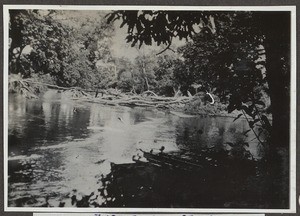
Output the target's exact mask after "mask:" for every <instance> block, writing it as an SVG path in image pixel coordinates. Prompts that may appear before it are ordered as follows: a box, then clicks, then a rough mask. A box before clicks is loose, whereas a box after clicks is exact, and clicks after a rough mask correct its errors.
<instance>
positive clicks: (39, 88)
mask: <svg viewBox="0 0 300 216" xmlns="http://www.w3.org/2000/svg"><path fill="white" fill-rule="evenodd" d="M51 90H52V91H54V93H55V92H56V94H61V95H62V96H63V97H64V98H68V99H71V100H75V101H82V102H89V103H98V104H104V105H110V106H118V105H120V106H129V107H134V106H138V107H153V108H156V109H159V110H165V111H166V112H171V113H174V112H175V113H177V114H178V113H181V114H179V115H192V116H199V115H200V116H223V117H232V118H235V117H237V116H238V115H239V114H240V111H237V110H234V111H233V112H231V113H229V112H228V111H227V106H228V104H224V103H222V102H220V100H219V98H218V97H217V96H216V95H213V94H209V95H210V97H211V98H210V99H209V100H207V97H204V96H205V95H206V94H205V93H203V92H202V93H197V94H195V95H189V96H176V97H165V96H159V95H157V94H156V93H154V92H153V91H145V92H143V93H141V94H136V93H131V92H127V93H124V92H122V91H120V90H118V89H101V90H100V89H98V90H89V89H80V88H75V87H60V86H56V85H53V84H45V83H43V82H39V80H35V79H23V78H21V77H19V76H18V75H12V76H10V77H9V92H11V93H16V94H20V95H22V96H24V97H26V98H33V99H38V98H39V97H43V95H44V94H45V93H46V92H47V91H51ZM210 100H213V102H212V101H210Z"/></svg>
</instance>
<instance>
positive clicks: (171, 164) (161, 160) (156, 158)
mask: <svg viewBox="0 0 300 216" xmlns="http://www.w3.org/2000/svg"><path fill="white" fill-rule="evenodd" d="M160 150H161V149H160ZM141 151H142V152H143V154H144V157H145V158H146V159H147V160H148V161H149V163H152V164H154V165H156V166H161V167H167V168H171V169H180V170H185V171H200V170H201V169H202V168H203V165H201V164H199V163H197V162H195V161H193V160H190V159H185V158H181V157H179V156H173V155H170V154H166V153H163V152H162V151H161V152H160V153H153V151H150V152H145V151H143V150H141Z"/></svg>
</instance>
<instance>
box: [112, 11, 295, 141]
mask: <svg viewBox="0 0 300 216" xmlns="http://www.w3.org/2000/svg"><path fill="white" fill-rule="evenodd" d="M289 16H290V14H289V13H284V12H276V13H275V12H263V13H261V12H212V11H197V12H193V11H188V12H183V11H180V12H179V11H114V12H112V13H111V14H109V15H108V16H107V17H108V22H110V21H114V20H117V19H121V20H122V24H121V27H123V26H125V25H127V28H128V36H127V42H129V43H131V45H132V46H134V45H135V44H137V43H138V44H139V45H140V46H142V45H143V44H145V45H152V42H155V43H156V44H158V45H159V44H161V43H164V44H166V45H167V48H168V47H169V46H170V44H171V43H172V39H173V38H179V39H191V38H193V42H192V43H190V45H187V46H186V47H185V48H183V50H182V52H183V53H184V54H185V58H186V59H187V63H188V64H187V66H188V68H187V70H185V73H182V75H184V76H183V78H184V79H187V80H188V79H189V78H190V77H193V78H195V79H196V80H197V82H201V81H202V83H197V84H202V85H203V84H204V85H205V86H204V88H208V89H211V87H216V89H215V90H216V92H217V93H218V94H219V95H220V96H221V97H225V96H229V97H230V98H229V107H228V111H229V112H231V111H233V110H236V109H237V110H243V112H244V113H245V115H246V114H247V115H249V116H251V118H252V120H251V121H249V126H250V127H251V128H253V126H254V125H255V124H256V123H258V121H260V122H261V123H262V127H263V128H264V129H266V130H269V129H270V127H269V126H270V124H269V123H267V122H266V121H263V120H262V118H264V119H267V118H266V116H264V117H263V116H261V115H260V114H259V113H258V109H257V105H262V104H263V102H262V101H261V100H260V97H261V94H260V92H261V91H262V88H269V89H267V90H266V91H265V92H268V93H269V95H270V98H271V105H272V107H271V113H272V116H273V127H272V131H271V133H272V135H273V136H272V137H277V138H276V139H274V138H273V141H274V143H276V145H287V144H288V130H285V131H284V132H283V133H284V135H283V136H282V137H279V136H278V134H279V133H280V132H282V130H281V129H280V124H284V125H285V128H288V127H289V126H288V125H289V124H288V121H289V119H288V117H287V115H286V113H287V112H288V102H289V101H288V93H287V91H286V89H288V85H289V82H288V81H287V80H289V79H288V78H289V75H288V73H287V67H285V66H284V65H287V64H286V63H287V62H288V59H289V57H288V55H287V53H289V46H288V44H289V40H290V39H289V35H290V30H289V28H288V26H289V24H288V22H289V20H290V19H289V18H290V17H289ZM275 23H276V24H275ZM279 24H280V26H281V25H282V26H283V28H282V29H280V28H278V25H279ZM197 30H198V32H200V34H198V35H195V34H196V33H197ZM262 56H265V58H263V57H262ZM265 59H267V61H265ZM284 62H285V63H284ZM264 67H265V71H266V72H265V76H264V75H263V72H262V68H264ZM281 79H282V81H281ZM188 84H189V83H187V85H188ZM228 84H229V85H228ZM257 90H258V91H257ZM282 103H284V105H282ZM279 139H280V140H281V141H279Z"/></svg>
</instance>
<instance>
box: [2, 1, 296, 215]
mask: <svg viewBox="0 0 300 216" xmlns="http://www.w3.org/2000/svg"><path fill="white" fill-rule="evenodd" d="M10 9H53V10H120V9H121V10H149V9H151V10H180V11H189V10H193V11H207V10H213V11H289V12H291V72H290V73H291V80H290V87H291V90H290V167H289V168H290V169H289V170H290V188H289V189H290V191H289V194H290V199H289V204H290V206H289V209H243V208H241V209H239V208H235V209H229V208H213V209H210V208H106V207H105V208H58V207H57V208H41V207H36V208H35V207H9V206H8V178H7V176H8V160H7V157H8V146H7V145H8V62H9V59H8V49H9V43H8V42H9V10H10ZM3 34H4V35H3V49H4V55H3V56H4V59H3V60H4V62H3V100H4V101H3V110H4V112H3V124H4V125H3V130H4V131H3V139H4V140H3V141H4V142H3V155H4V156H3V160H4V163H3V164H4V169H3V170H4V211H7V212H102V213H121V212H123V213H131V212H132V213H133V212H134V213H185V214H187V213H212V212H213V213H296V111H297V109H296V108H297V104H296V101H297V100H296V99H297V98H296V91H297V89H296V73H297V70H296V69H297V67H296V60H297V59H296V47H297V46H296V6H141V5H140V6H138V5H126V6H125V5H122V6H117V5H116V6H113V5H93V6H87V5H80V6H79V5H78V6H77V5H76V6H75V5H22V4H16V5H8V4H6V5H3Z"/></svg>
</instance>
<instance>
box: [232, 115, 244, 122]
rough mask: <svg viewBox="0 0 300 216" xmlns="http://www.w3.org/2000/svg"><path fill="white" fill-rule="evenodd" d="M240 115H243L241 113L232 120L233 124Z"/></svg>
mask: <svg viewBox="0 0 300 216" xmlns="http://www.w3.org/2000/svg"><path fill="white" fill-rule="evenodd" d="M242 115H243V114H242V113H241V114H239V115H238V116H237V117H235V118H234V119H233V122H235V121H236V120H238V119H239V118H240V117H241V116H242Z"/></svg>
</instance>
